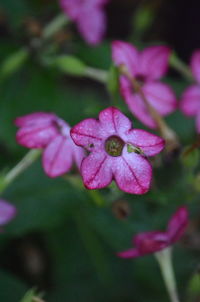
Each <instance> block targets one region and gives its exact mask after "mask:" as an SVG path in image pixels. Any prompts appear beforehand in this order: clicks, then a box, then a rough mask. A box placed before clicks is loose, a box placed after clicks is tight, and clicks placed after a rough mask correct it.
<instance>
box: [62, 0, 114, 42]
mask: <svg viewBox="0 0 200 302" xmlns="http://www.w3.org/2000/svg"><path fill="white" fill-rule="evenodd" d="M108 1H109V0H60V5H61V8H62V9H63V11H64V12H65V13H66V15H67V16H69V17H70V18H71V19H72V20H73V21H74V22H76V24H77V27H78V30H79V32H80V33H81V35H82V36H83V37H84V39H85V40H86V41H87V42H88V43H89V44H91V45H96V44H98V43H100V42H101V40H102V38H103V35H104V32H105V29H106V17H105V13H104V11H103V8H104V6H105V4H106V3H107V2H108Z"/></svg>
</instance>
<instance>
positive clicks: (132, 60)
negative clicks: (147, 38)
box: [112, 41, 140, 75]
mask: <svg viewBox="0 0 200 302" xmlns="http://www.w3.org/2000/svg"><path fill="white" fill-rule="evenodd" d="M112 59H113V61H114V63H115V65H117V66H120V65H125V66H126V68H127V69H128V71H129V73H130V74H131V75H135V74H137V73H138V71H139V68H140V67H139V53H138V51H137V49H136V48H135V47H134V46H133V45H131V44H129V43H126V42H122V41H114V42H112Z"/></svg>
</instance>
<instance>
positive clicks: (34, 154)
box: [1, 150, 41, 191]
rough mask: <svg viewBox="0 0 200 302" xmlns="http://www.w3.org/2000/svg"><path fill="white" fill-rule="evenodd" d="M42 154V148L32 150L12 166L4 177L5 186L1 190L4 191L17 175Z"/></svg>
mask: <svg viewBox="0 0 200 302" xmlns="http://www.w3.org/2000/svg"><path fill="white" fill-rule="evenodd" d="M40 154H41V150H31V151H29V152H28V153H27V154H26V155H25V156H24V158H22V160H21V161H20V162H19V163H18V164H17V165H16V166H15V167H14V168H12V169H11V170H10V171H9V172H8V173H7V174H6V176H5V178H4V186H3V188H2V190H1V191H3V190H4V189H5V188H6V187H7V186H8V185H9V184H10V183H11V182H12V181H13V180H14V179H15V178H16V177H17V176H19V175H20V174H21V173H22V172H24V171H25V170H26V169H27V168H28V167H29V166H30V165H31V164H32V163H33V162H34V161H35V160H36V159H37V158H38V157H39V155H40Z"/></svg>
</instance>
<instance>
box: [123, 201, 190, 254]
mask: <svg viewBox="0 0 200 302" xmlns="http://www.w3.org/2000/svg"><path fill="white" fill-rule="evenodd" d="M187 225H188V210H187V208H186V207H185V206H182V207H180V208H179V209H178V210H177V211H176V213H175V214H174V215H173V216H172V217H171V219H170V220H169V223H168V226H167V230H166V231H165V232H161V231H151V232H145V233H140V234H138V235H136V236H135V237H133V244H134V245H135V247H134V248H131V249H129V250H126V251H123V252H120V253H118V254H117V255H118V256H119V257H121V258H136V257H140V256H144V255H147V254H152V253H156V252H158V251H161V250H163V249H165V248H167V247H169V246H170V245H172V244H174V243H175V242H176V241H178V240H179V239H180V237H181V236H182V235H183V233H184V232H185V229H186V227H187Z"/></svg>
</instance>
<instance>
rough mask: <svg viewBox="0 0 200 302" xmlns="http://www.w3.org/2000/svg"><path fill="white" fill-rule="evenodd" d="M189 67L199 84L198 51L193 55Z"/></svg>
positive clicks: (199, 64) (199, 63)
mask: <svg viewBox="0 0 200 302" xmlns="http://www.w3.org/2000/svg"><path fill="white" fill-rule="evenodd" d="M190 65H191V69H192V73H193V75H194V77H195V79H196V80H197V82H198V83H200V50H196V51H195V52H194V53H193V55H192V58H191V64H190Z"/></svg>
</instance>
